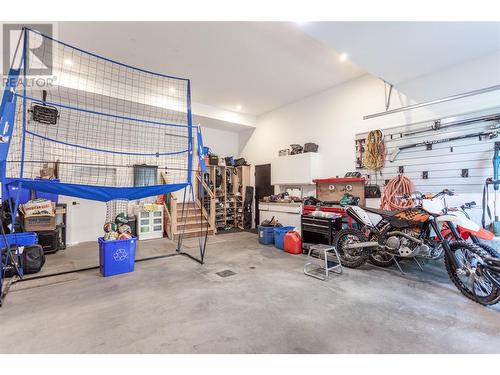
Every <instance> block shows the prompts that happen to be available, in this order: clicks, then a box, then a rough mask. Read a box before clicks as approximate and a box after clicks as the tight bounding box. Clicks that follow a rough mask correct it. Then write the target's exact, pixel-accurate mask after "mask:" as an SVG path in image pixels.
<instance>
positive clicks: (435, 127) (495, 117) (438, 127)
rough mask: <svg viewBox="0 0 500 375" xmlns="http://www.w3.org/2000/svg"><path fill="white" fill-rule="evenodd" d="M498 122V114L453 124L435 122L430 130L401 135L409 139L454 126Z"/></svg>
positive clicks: (499, 117) (499, 116)
mask: <svg viewBox="0 0 500 375" xmlns="http://www.w3.org/2000/svg"><path fill="white" fill-rule="evenodd" d="M499 120H500V114H495V115H488V116H480V117H474V118H471V119H467V120H461V121H453V122H449V123H445V124H442V123H441V120H436V121H434V123H433V124H432V125H431V126H430V128H426V129H421V130H415V131H412V132H407V133H402V135H403V136H405V137H409V136H412V135H416V134H422V133H427V132H430V131H435V130H442V129H448V128H453V127H456V126H462V125H470V124H476V123H478V122H488V121H499Z"/></svg>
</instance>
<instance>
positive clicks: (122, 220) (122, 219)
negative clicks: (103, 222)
mask: <svg viewBox="0 0 500 375" xmlns="http://www.w3.org/2000/svg"><path fill="white" fill-rule="evenodd" d="M115 223H116V224H127V223H128V217H127V215H126V214H124V213H123V212H121V213H119V214H118V215H116V218H115Z"/></svg>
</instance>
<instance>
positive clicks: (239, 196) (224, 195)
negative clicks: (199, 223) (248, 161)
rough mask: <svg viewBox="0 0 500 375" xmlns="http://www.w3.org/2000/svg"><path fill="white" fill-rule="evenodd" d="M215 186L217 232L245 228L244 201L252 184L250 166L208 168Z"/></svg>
mask: <svg viewBox="0 0 500 375" xmlns="http://www.w3.org/2000/svg"><path fill="white" fill-rule="evenodd" d="M206 173H207V174H208V177H209V180H210V183H211V184H212V186H214V193H215V194H214V195H215V197H214V199H215V227H216V228H217V230H224V229H231V228H243V201H244V195H245V190H246V187H247V186H248V185H249V184H250V166H248V165H243V166H238V167H231V166H213V165H211V166H208V169H207V172H206Z"/></svg>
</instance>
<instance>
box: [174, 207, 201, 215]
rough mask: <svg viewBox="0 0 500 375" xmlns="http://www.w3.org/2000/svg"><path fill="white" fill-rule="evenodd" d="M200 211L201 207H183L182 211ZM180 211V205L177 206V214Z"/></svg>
mask: <svg viewBox="0 0 500 375" xmlns="http://www.w3.org/2000/svg"><path fill="white" fill-rule="evenodd" d="M200 211H201V208H193V207H189V208H184V212H189V213H192V212H200ZM180 213H182V207H177V214H180Z"/></svg>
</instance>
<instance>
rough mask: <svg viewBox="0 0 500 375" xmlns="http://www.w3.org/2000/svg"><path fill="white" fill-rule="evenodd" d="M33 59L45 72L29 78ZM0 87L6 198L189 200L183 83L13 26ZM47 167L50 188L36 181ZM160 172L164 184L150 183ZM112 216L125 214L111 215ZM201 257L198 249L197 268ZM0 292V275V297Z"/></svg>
mask: <svg viewBox="0 0 500 375" xmlns="http://www.w3.org/2000/svg"><path fill="white" fill-rule="evenodd" d="M30 46H31V48H33V46H37V59H32V58H28V56H29V55H30V53H29V51H30ZM40 62H42V63H43V64H45V65H46V66H49V67H50V68H51V73H50V74H51V76H47V75H46V72H44V73H43V74H44V75H39V72H40V69H38V68H39V63H40ZM4 82H5V88H4V90H3V96H2V100H1V104H0V181H1V183H2V185H4V186H6V187H7V189H6V191H7V192H8V193H9V192H10V191H11V189H9V187H19V188H24V189H29V190H35V191H39V192H45V193H52V194H60V195H65V196H72V197H78V198H84V199H90V200H96V201H102V202H107V203H109V202H115V201H116V200H125V201H127V200H137V199H141V198H146V197H151V196H156V195H161V194H168V193H171V192H174V191H178V190H181V189H184V194H183V195H184V198H183V200H182V201H181V200H179V201H181V202H186V201H187V200H191V201H194V198H195V197H194V190H193V186H192V180H193V173H196V171H197V169H198V165H195V164H194V159H193V158H194V157H195V155H196V154H197V156H198V157H199V166H200V170H202V171H203V170H204V168H205V164H204V161H203V141H202V137H201V132H200V128H199V127H194V126H193V124H192V114H191V90H190V81H189V79H186V78H179V77H174V76H169V75H166V74H163V73H155V72H152V71H148V70H145V69H141V68H136V67H133V66H130V65H128V64H125V63H122V62H117V61H113V60H111V59H109V58H106V57H103V56H99V55H97V54H95V53H92V52H87V51H84V50H82V49H80V48H78V47H74V46H71V45H69V44H67V43H65V42H62V41H59V40H56V39H54V38H52V37H50V36H47V35H44V34H42V33H40V32H38V31H36V30H31V29H29V28H23V32H22V33H21V36H20V39H19V42H18V47H17V48H16V50H15V52H14V56H13V59H12V64H11V66H10V69H9V73H8V77H7V78H6V79H5V80H4ZM47 170H50V171H52V172H53V173H52V175H54V177H56V178H57V179H58V180H59V182H56V181H53V180H49V179H47V178H39V177H47V173H45V172H42V171H47ZM160 175H161V176H162V177H164V178H163V179H164V180H165V181H167V182H168V183H166V184H160V183H159V180H160V178H159V176H160ZM2 198H3V199H2V200H9V198H10V196H7V197H2ZM13 198H14V204H13V207H10V211H11V213H15V212H17V208H18V205H19V196H17V197H13ZM119 212H126V211H117V212H116V211H115V214H114V215H115V216H116V214H117V213H119ZM182 212H183V215H184V214H185V213H186V214H187V210H184V209H183V210H182ZM115 216H111V217H108V220H107V221H112V220H113V219H114V217H115ZM12 224H13V225H12V227H13V228H14V227H15V226H14V225H15V215H13V223H12ZM110 233H111V234H109V236H108V237H110V238H112V237H113V236H114V235H113V234H112V233H113V232H110ZM181 236H182V235H181ZM181 236H180V237H181ZM181 245H182V241H181V239H179V242H178V248H177V251H178V253H179V254H183V255H186V256H189V255H187V254H185V253H182V252H181V250H180V248H181ZM204 251H205V248H204V245H203V248H202V247H201V245H200V257H201V260H198V259H196V260H197V261H199V262H200V263H202V262H203V257H204ZM1 288H2V275H1V274H0V293H1Z"/></svg>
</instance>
